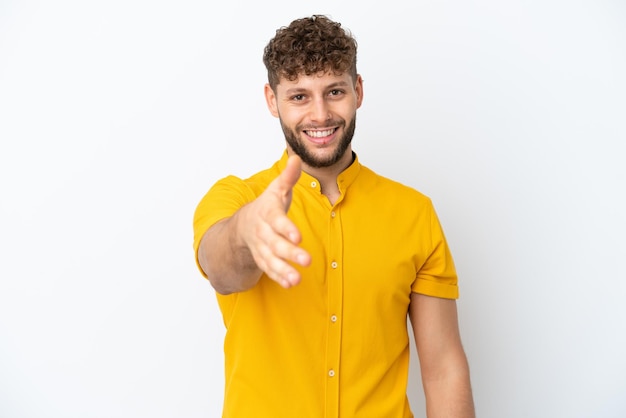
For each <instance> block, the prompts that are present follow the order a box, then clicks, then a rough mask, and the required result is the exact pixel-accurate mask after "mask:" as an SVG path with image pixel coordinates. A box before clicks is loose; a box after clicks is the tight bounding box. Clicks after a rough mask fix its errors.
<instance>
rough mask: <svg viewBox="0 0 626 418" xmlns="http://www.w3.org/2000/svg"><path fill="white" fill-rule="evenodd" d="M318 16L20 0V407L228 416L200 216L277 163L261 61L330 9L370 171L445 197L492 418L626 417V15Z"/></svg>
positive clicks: (4, 21) (526, 5)
mask: <svg viewBox="0 0 626 418" xmlns="http://www.w3.org/2000/svg"><path fill="white" fill-rule="evenodd" d="M298 3H299V2H294V1H274V2H272V1H269V2H256V1H248V2H237V1H232V2H208V1H176V2H174V1H147V0H145V1H141V0H124V1H121V0H117V1H90V2H84V1H78V0H75V1H69V0H60V1H55V2H44V1H25V0H24V1H17V0H3V1H2V2H1V3H0V139H1V148H0V187H1V188H0V257H1V259H0V260H1V261H0V416H1V417H8V418H21V417H64V418H73V417H80V418H84V417H124V418H125V417H128V418H143V417H150V418H156V417H189V418H193V417H217V416H219V414H220V410H221V403H222V383H223V382H222V376H223V374H222V373H223V371H222V370H223V369H222V337H223V326H222V323H221V319H220V316H219V312H218V310H217V306H216V302H215V298H214V295H213V292H212V289H211V288H210V286H209V285H208V283H207V282H205V281H204V279H202V278H201V277H200V275H199V273H198V272H197V271H196V267H195V264H194V260H193V251H192V229H191V220H192V216H193V211H194V209H195V206H196V204H197V203H198V201H199V200H200V198H201V197H202V195H203V194H204V193H205V192H206V190H207V189H208V188H209V187H210V185H211V184H212V183H213V182H214V181H216V180H217V179H218V178H220V177H223V176H225V175H227V174H235V175H239V176H242V177H245V176H248V175H250V174H252V173H254V172H256V171H257V170H259V169H262V168H265V167H267V166H269V165H270V164H272V163H273V162H274V161H275V160H276V159H278V158H279V157H280V153H281V152H282V149H283V146H284V142H283V139H282V135H281V132H280V129H279V126H278V122H277V121H276V120H275V119H274V118H272V117H271V116H270V114H269V112H268V111H267V110H266V108H265V103H264V100H263V96H262V92H263V83H264V82H265V80H266V75H265V69H264V67H263V64H262V61H261V56H262V49H263V47H264V46H265V44H266V42H267V41H268V40H269V39H270V38H271V37H272V36H273V34H274V31H275V29H276V28H278V27H280V26H282V25H286V24H288V23H289V22H290V21H291V20H292V19H294V18H297V17H303V16H307V15H310V14H313V13H324V14H328V15H330V16H331V17H333V18H335V19H337V20H339V21H341V22H342V23H343V25H344V26H345V27H347V28H349V29H350V30H352V31H353V33H354V34H355V36H356V38H357V40H358V42H359V63H358V68H359V72H360V73H361V74H362V75H363V78H364V83H365V84H364V88H365V101H364V104H363V107H362V108H361V109H360V111H359V114H358V123H357V133H356V136H355V139H354V147H355V150H356V151H357V153H358V154H359V157H360V159H361V161H362V162H363V163H364V164H366V165H368V166H369V167H370V168H372V169H374V170H376V171H378V172H379V173H381V174H383V175H385V176H388V177H392V178H395V179H397V180H400V181H403V182H405V183H407V184H409V185H411V186H413V187H415V188H417V189H419V190H421V191H422V192H424V193H425V194H427V195H429V196H430V197H431V198H432V199H433V201H434V202H435V206H436V208H437V210H438V212H439V215H440V218H441V220H442V223H443V225H444V229H445V230H446V234H447V236H448V240H449V242H450V245H451V246H452V250H453V253H454V256H455V259H456V263H457V268H458V271H459V274H460V283H461V299H460V300H459V310H460V316H461V330H462V336H463V341H464V344H465V347H466V351H467V354H468V357H469V361H470V364H471V369H472V381H473V388H474V394H475V402H476V407H477V411H478V416H479V417H481V418H518V417H519V418H522V417H524V418H527V417H532V418H543V417H545V418H554V417H564V418H588V417H593V418H598V417H602V418H618V417H624V416H626V355H625V353H626V326H625V325H624V322H625V320H626V303H625V296H626V274H625V273H624V261H625V260H626V243H625V240H624V237H625V235H626V221H625V220H624V219H625V215H624V214H625V213H626V203H625V199H624V197H625V196H624V195H625V189H626V187H625V184H626V168H625V164H624V156H625V155H626V153H625V152H624V149H623V146H624V141H625V140H626V122H625V120H626V117H625V116H626V82H625V77H624V75H625V74H626V29H625V28H626V6H625V3H624V2H623V1H618V0H614V1H608V0H606V1H599V0H587V1H578V2H572V1H565V0H562V1H559V0H541V1H539V0H536V1H506V2H503V1H497V0H491V1H489V0H476V1H465V0H450V1H417V2H408V1H404V0H390V1H385V2H382V3H381V2H370V1H362V0H360V1H356V0H353V1H345V2H339V1H320V2H317V3H316V6H315V7H313V6H301V5H298ZM417 373H418V370H417V368H416V367H415V366H413V367H412V369H411V380H410V386H411V391H412V392H411V400H412V404H413V409H414V410H415V412H416V416H417V417H424V412H423V403H422V402H423V397H422V394H421V387H420V380H419V376H418V374H417Z"/></svg>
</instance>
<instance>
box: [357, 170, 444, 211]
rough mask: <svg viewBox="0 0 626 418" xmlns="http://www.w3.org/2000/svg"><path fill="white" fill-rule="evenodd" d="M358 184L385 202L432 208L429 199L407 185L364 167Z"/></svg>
mask: <svg viewBox="0 0 626 418" xmlns="http://www.w3.org/2000/svg"><path fill="white" fill-rule="evenodd" d="M359 183H360V185H361V187H362V188H365V189H368V190H370V191H371V193H372V195H374V196H377V197H380V198H384V199H385V200H390V201H393V202H398V201H403V202H407V203H409V202H410V203H412V204H418V205H420V206H432V201H431V199H430V197H429V196H427V195H425V194H424V193H422V192H421V191H419V190H417V189H416V188H414V187H412V186H409V185H407V184H404V183H401V182H399V181H396V180H393V179H391V178H389V177H385V176H383V175H380V174H378V173H376V172H375V171H373V170H372V169H370V168H368V167H366V166H361V173H359Z"/></svg>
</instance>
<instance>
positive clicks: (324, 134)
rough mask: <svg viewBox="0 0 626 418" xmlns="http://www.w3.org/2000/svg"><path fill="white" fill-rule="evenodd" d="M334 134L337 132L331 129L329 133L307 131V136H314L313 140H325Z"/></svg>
mask: <svg viewBox="0 0 626 418" xmlns="http://www.w3.org/2000/svg"><path fill="white" fill-rule="evenodd" d="M333 132H335V130H334V129H329V130H327V131H306V133H307V135H309V136H312V137H313V138H323V137H325V136H328V135H331V134H332V133H333Z"/></svg>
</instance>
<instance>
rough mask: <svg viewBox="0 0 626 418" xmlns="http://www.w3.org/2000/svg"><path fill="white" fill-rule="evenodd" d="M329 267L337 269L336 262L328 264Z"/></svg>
mask: <svg viewBox="0 0 626 418" xmlns="http://www.w3.org/2000/svg"><path fill="white" fill-rule="evenodd" d="M330 266H331V267H332V268H334V269H336V268H337V262H336V261H333V262H332V263H330Z"/></svg>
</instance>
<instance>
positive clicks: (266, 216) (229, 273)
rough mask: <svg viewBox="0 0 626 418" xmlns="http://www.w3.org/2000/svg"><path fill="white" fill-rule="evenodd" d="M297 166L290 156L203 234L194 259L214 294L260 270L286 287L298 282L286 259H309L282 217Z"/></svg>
mask: <svg viewBox="0 0 626 418" xmlns="http://www.w3.org/2000/svg"><path fill="white" fill-rule="evenodd" d="M300 170H301V161H300V159H299V158H298V157H292V158H290V159H289V161H288V163H287V167H286V168H285V169H284V170H283V172H282V173H281V174H280V175H279V176H278V177H277V178H276V179H275V180H274V181H273V182H272V183H270V185H269V186H268V187H267V189H266V190H265V191H264V192H263V193H262V194H261V195H260V196H259V197H258V198H257V199H256V200H254V201H252V202H250V203H249V204H247V205H245V206H243V207H242V208H241V209H239V210H238V211H237V212H236V213H235V214H234V215H233V216H231V217H230V218H227V219H223V220H221V221H219V222H217V223H216V224H215V225H213V226H212V227H210V228H209V229H208V230H207V231H206V232H205V233H204V235H203V237H202V240H201V241H200V246H199V248H198V261H199V263H200V267H202V270H203V271H204V273H205V274H206V275H207V277H208V279H209V281H210V282H211V285H212V286H213V287H214V288H215V290H216V291H217V292H218V293H222V294H228V293H233V292H240V291H244V290H247V289H249V288H251V287H253V286H254V285H255V284H256V283H257V282H258V281H259V278H260V277H261V274H262V273H263V272H265V273H266V274H267V275H268V276H269V277H270V278H271V279H273V280H275V281H276V282H278V283H279V284H281V285H282V286H283V287H286V288H287V287H290V286H293V285H296V284H298V283H299V281H300V275H299V273H298V271H297V270H296V269H295V268H294V267H293V266H292V265H290V264H289V263H288V261H292V262H294V263H297V264H300V265H302V266H306V265H308V264H309V263H310V261H311V260H310V256H309V254H308V253H307V252H306V251H304V250H303V249H302V248H300V247H298V244H299V243H300V240H301V235H300V231H298V229H297V228H296V226H295V225H294V224H293V222H291V220H290V219H289V218H288V217H287V210H288V209H289V205H290V204H291V196H292V188H293V187H294V185H295V184H296V182H297V181H298V178H299V177H300Z"/></svg>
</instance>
